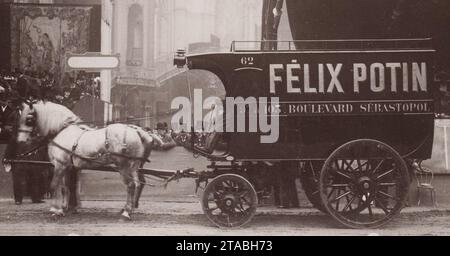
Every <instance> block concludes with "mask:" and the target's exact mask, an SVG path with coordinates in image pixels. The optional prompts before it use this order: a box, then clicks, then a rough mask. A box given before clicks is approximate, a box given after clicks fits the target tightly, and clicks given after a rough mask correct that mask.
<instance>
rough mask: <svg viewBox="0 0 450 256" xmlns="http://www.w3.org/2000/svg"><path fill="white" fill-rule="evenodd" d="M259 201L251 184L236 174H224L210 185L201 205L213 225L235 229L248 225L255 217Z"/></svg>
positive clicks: (204, 193)
mask: <svg viewBox="0 0 450 256" xmlns="http://www.w3.org/2000/svg"><path fill="white" fill-rule="evenodd" d="M257 201H258V199H257V195H256V191H255V189H254V188H253V186H252V184H251V183H250V182H248V181H247V180H246V179H245V178H243V177H242V176H239V175H236V174H224V175H221V176H218V177H216V178H215V179H213V180H212V181H211V182H210V183H208V185H207V186H206V188H205V191H204V192H203V196H202V202H201V203H202V208H203V212H204V213H205V214H206V216H207V217H208V219H209V220H210V221H211V222H212V223H214V224H215V225H217V226H218V227H221V228H234V227H241V226H243V225H245V224H247V223H248V222H249V221H250V220H251V219H252V218H253V216H255V213H256V206H257V204H258V202H257Z"/></svg>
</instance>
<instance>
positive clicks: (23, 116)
mask: <svg viewBox="0 0 450 256" xmlns="http://www.w3.org/2000/svg"><path fill="white" fill-rule="evenodd" d="M34 104H35V102H31V101H26V102H24V103H22V108H21V111H20V116H19V123H18V130H17V142H19V143H25V142H28V141H30V140H31V138H32V137H33V136H32V135H33V134H35V133H36V132H37V129H38V125H37V119H38V114H37V111H36V108H35V107H34Z"/></svg>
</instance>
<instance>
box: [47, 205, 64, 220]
mask: <svg viewBox="0 0 450 256" xmlns="http://www.w3.org/2000/svg"><path fill="white" fill-rule="evenodd" d="M50 213H51V214H52V217H53V218H59V217H64V216H65V214H64V211H63V210H62V209H56V208H55V207H52V208H50Z"/></svg>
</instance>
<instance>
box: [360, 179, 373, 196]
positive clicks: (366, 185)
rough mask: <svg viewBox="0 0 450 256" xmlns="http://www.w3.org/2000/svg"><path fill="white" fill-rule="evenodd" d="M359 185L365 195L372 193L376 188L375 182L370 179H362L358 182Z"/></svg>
mask: <svg viewBox="0 0 450 256" xmlns="http://www.w3.org/2000/svg"><path fill="white" fill-rule="evenodd" d="M358 185H359V189H360V190H361V191H362V192H363V193H367V192H370V191H371V190H372V189H373V188H374V186H373V182H372V180H371V179H370V178H369V177H362V178H360V179H359V180H358Z"/></svg>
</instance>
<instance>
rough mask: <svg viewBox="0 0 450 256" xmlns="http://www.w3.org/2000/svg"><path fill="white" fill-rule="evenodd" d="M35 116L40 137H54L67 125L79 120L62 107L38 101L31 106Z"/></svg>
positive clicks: (79, 120)
mask: <svg viewBox="0 0 450 256" xmlns="http://www.w3.org/2000/svg"><path fill="white" fill-rule="evenodd" d="M33 108H34V109H35V110H36V114H37V124H38V127H39V132H40V133H41V135H42V136H47V135H56V134H57V133H59V132H60V131H61V130H62V129H64V128H65V127H67V126H68V125H71V124H75V123H79V122H81V119H80V118H79V117H78V116H77V115H75V114H74V113H73V112H72V111H71V110H69V109H68V108H66V107H65V106H63V105H59V104H56V103H53V102H50V101H39V102H38V103H37V104H35V105H34V106H33Z"/></svg>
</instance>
